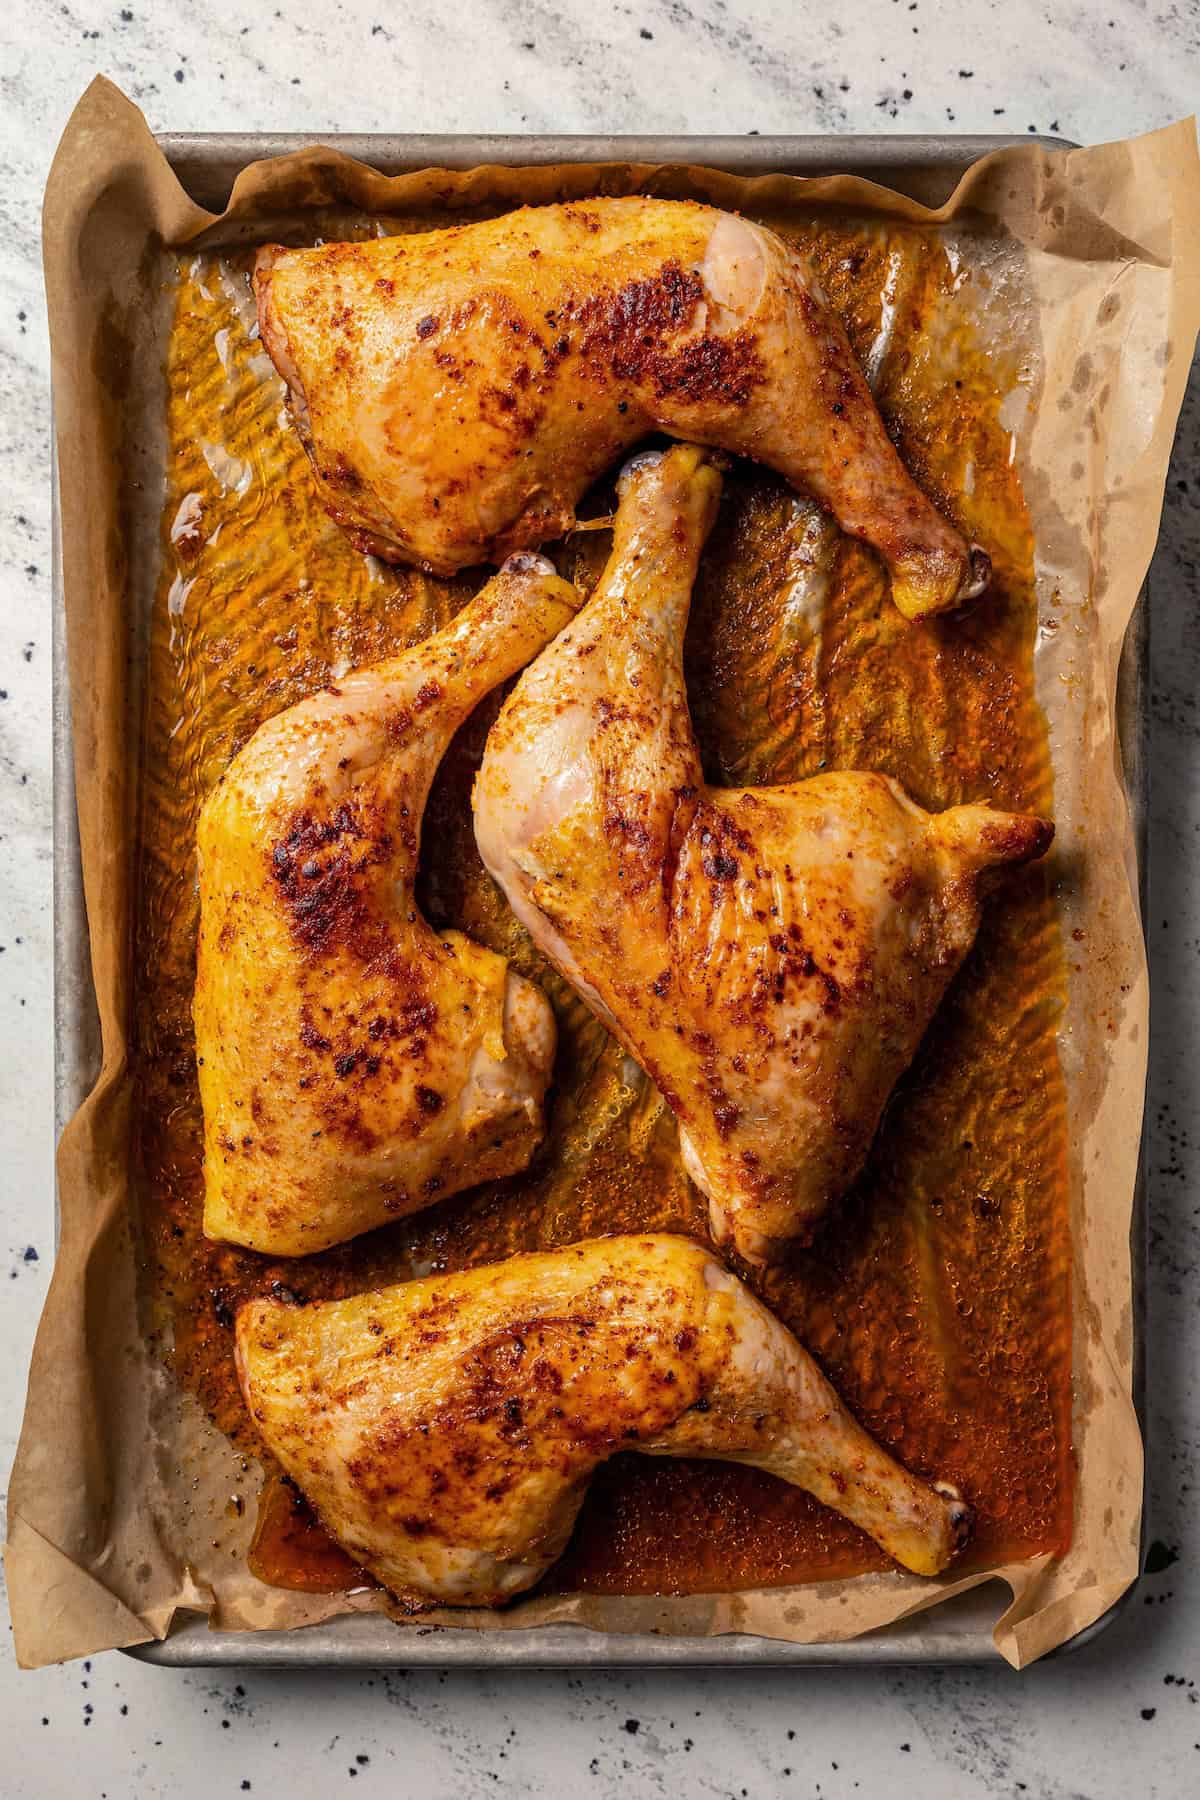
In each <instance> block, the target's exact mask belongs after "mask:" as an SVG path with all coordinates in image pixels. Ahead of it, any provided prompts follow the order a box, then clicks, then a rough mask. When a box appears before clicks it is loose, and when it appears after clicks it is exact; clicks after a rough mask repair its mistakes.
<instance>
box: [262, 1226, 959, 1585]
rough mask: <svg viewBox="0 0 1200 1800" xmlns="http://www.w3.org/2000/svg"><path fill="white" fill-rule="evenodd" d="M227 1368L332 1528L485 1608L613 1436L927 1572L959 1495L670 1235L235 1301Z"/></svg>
mask: <svg viewBox="0 0 1200 1800" xmlns="http://www.w3.org/2000/svg"><path fill="white" fill-rule="evenodd" d="M237 1359H238V1372H239V1377H240V1380H241V1383H242V1389H243V1392H244V1395H245V1399H246V1404H247V1406H248V1408H249V1410H250V1414H251V1416H252V1418H253V1419H254V1422H255V1424H256V1426H257V1428H258V1430H259V1432H260V1433H261V1435H262V1438H263V1441H264V1442H265V1444H266V1445H267V1447H268V1448H269V1449H270V1450H271V1452H272V1453H273V1454H274V1455H275V1456H276V1457H277V1458H278V1460H279V1462H280V1463H281V1464H282V1466H283V1468H284V1470H285V1472H286V1473H287V1474H288V1475H290V1476H291V1477H292V1479H293V1480H294V1481H295V1482H296V1484H297V1486H299V1487H300V1488H301V1489H302V1491H303V1492H304V1493H305V1495H306V1496H307V1497H308V1499H309V1501H310V1502H311V1504H312V1505H313V1506H314V1508H315V1509H316V1511H317V1514H318V1516H319V1517H320V1519H321V1521H322V1522H323V1524H324V1525H325V1527H326V1529H327V1530H328V1531H329V1532H330V1534H331V1535H332V1536H333V1537H335V1538H336V1539H337V1541H338V1542H339V1543H340V1544H341V1545H342V1546H343V1548H344V1549H346V1550H347V1551H348V1552H349V1554H350V1555H351V1556H352V1557H353V1558H354V1559H355V1561H356V1562H358V1563H359V1564H361V1565H362V1566H363V1567H365V1568H367V1569H369V1570H370V1571H371V1572H372V1573H373V1574H374V1575H376V1576H377V1577H378V1579H379V1580H380V1581H381V1582H383V1584H384V1585H385V1586H386V1587H388V1588H390V1589H391V1590H392V1592H393V1593H395V1594H396V1595H398V1596H399V1597H400V1598H401V1599H402V1600H405V1601H407V1602H408V1603H410V1604H412V1605H418V1606H419V1605H422V1604H428V1603H430V1602H436V1601H441V1602H443V1603H446V1604H449V1605H464V1606H465V1605H498V1604H501V1603H503V1602H504V1601H506V1600H508V1599H511V1598H512V1597H513V1596H514V1595H516V1594H518V1593H521V1592H523V1591H525V1590H526V1589H528V1588H530V1587H532V1586H533V1585H534V1583H535V1582H536V1581H537V1580H539V1579H540V1577H541V1576H542V1575H543V1574H545V1572H546V1570H547V1569H548V1568H549V1567H550V1566H551V1565H552V1564H553V1563H554V1562H555V1561H556V1560H557V1558H558V1557H559V1556H560V1555H561V1554H562V1551H563V1549H564V1548H565V1546H566V1543H567V1539H568V1537H569V1536H570V1533H571V1530H572V1527H573V1525H574V1523H575V1519H576V1517H577V1515H578V1512H579V1508H580V1506H581V1505H582V1503H583V1498H584V1495H585V1493H586V1490H587V1486H588V1483H589V1480H590V1478H591V1476H592V1474H593V1472H594V1471H595V1470H596V1468H597V1467H599V1465H600V1464H601V1463H603V1462H604V1461H605V1460H606V1459H607V1458H608V1457H610V1456H611V1455H613V1454H614V1453H615V1452H616V1451H618V1450H639V1451H641V1452H643V1453H644V1454H645V1455H648V1456H672V1457H673V1456H689V1457H712V1458H717V1459H720V1460H725V1461H730V1462H742V1463H748V1464H752V1465H753V1466H754V1467H756V1468H760V1469H765V1470H767V1471H768V1472H769V1473H771V1474H774V1475H776V1476H778V1477H780V1478H781V1479H782V1480H784V1481H788V1482H791V1483H792V1484H793V1485H795V1486H798V1487H802V1488H805V1489H807V1490H808V1491H809V1492H810V1493H812V1494H814V1495H815V1496H816V1497H817V1498H818V1499H820V1500H822V1501H824V1502H825V1503H826V1504H827V1505H829V1506H832V1507H833V1508H835V1510H837V1511H838V1512H840V1513H842V1514H843V1515H844V1516H845V1517H847V1518H849V1519H851V1520H853V1521H854V1522H855V1523H856V1524H858V1525H859V1526H860V1527H861V1528H862V1529H863V1530H864V1531H866V1532H868V1533H869V1534H870V1535H871V1536H872V1537H873V1538H875V1540H876V1541H877V1542H878V1543H879V1544H880V1545H881V1546H882V1547H883V1548H884V1549H885V1550H886V1551H887V1552H888V1553H889V1554H890V1555H892V1556H893V1557H895V1558H896V1560H897V1561H898V1562H900V1563H902V1564H903V1566H904V1567H905V1568H908V1569H911V1570H913V1571H914V1572H916V1573H918V1574H923V1575H933V1574H937V1573H938V1572H939V1571H940V1570H941V1569H943V1568H945V1567H946V1565H947V1563H949V1562H950V1560H951V1559H952V1558H953V1556H954V1555H955V1553H956V1551H957V1550H958V1549H959V1548H961V1546H962V1544H963V1542H964V1541H965V1539H966V1537H967V1536H968V1534H969V1530H970V1522H971V1513H970V1508H969V1507H968V1506H967V1505H966V1504H965V1503H964V1502H963V1501H962V1500H961V1498H960V1497H959V1495H958V1494H957V1492H955V1491H954V1490H952V1489H944V1488H943V1489H941V1490H939V1489H938V1488H937V1487H931V1486H927V1485H926V1484H925V1483H923V1482H921V1481H918V1480H916V1479H915V1478H914V1477H913V1476H912V1475H910V1474H909V1473H908V1472H907V1471H906V1470H905V1469H903V1468H901V1466H900V1465H899V1464H898V1463H896V1462H895V1461H893V1459H892V1458H891V1457H889V1456H888V1455H886V1454H885V1452H884V1451H883V1450H881V1449H880V1447H879V1446H878V1444H876V1443H875V1442H874V1441H873V1440H872V1439H871V1438H870V1437H868V1436H867V1434H866V1433H865V1432H864V1431H863V1430H862V1429H861V1427H860V1426H858V1425H857V1424H856V1423H855V1421H854V1420H853V1419H852V1418H851V1417H850V1415H849V1413H847V1411H846V1410H845V1408H844V1407H843V1406H842V1404H841V1402H840V1401H839V1399H838V1397H837V1395H836V1394H835V1393H834V1391H833V1389H832V1388H831V1387H830V1386H829V1384H828V1382H826V1381H825V1379H824V1377H823V1376H822V1375H821V1374H820V1372H819V1371H818V1369H817V1368H816V1366H815V1364H814V1363H813V1362H812V1361H811V1359H810V1358H809V1357H808V1356H807V1355H806V1353H805V1352H804V1350H803V1349H802V1348H801V1347H800V1345H799V1344H798V1343H797V1342H796V1339H795V1338H794V1337H792V1335H791V1334H790V1333H789V1332H788V1331H786V1330H785V1329H784V1327H783V1326H782V1325H780V1324H779V1323H778V1321H777V1320H775V1319H774V1318H772V1316H771V1314H770V1313H769V1312H768V1311H767V1310H766V1308H765V1307H763V1306H761V1305H760V1304H759V1302H758V1301H757V1300H756V1299H755V1298H754V1297H753V1295H751V1294H750V1293H749V1292H748V1291H747V1289H745V1288H744V1287H743V1286H742V1285H741V1283H740V1282H738V1281H737V1280H736V1279H735V1278H734V1277H733V1276H732V1275H730V1274H729V1273H728V1272H727V1271H726V1270H724V1269H723V1268H721V1266H720V1264H719V1263H717V1261H716V1260H715V1258H714V1257H713V1256H712V1255H711V1253H710V1252H708V1251H706V1250H703V1249H701V1248H700V1246H699V1245H697V1244H694V1243H692V1242H690V1241H689V1240H688V1239H686V1238H680V1237H670V1236H660V1235H648V1236H638V1237H615V1238H599V1239H593V1240H591V1241H589V1242H586V1243H582V1244H576V1245H573V1246H571V1247H569V1248H567V1249H561V1250H555V1251H550V1252H546V1253H544V1254H539V1255H530V1256H517V1257H513V1258H512V1259H511V1260H509V1261H507V1262H501V1263H496V1264H492V1265H491V1266H489V1267H487V1268H482V1269H476V1270H472V1271H469V1272H466V1273H462V1274H453V1275H438V1276H433V1277H431V1278H429V1279H427V1280H424V1281H414V1282H409V1283H406V1284H404V1285H402V1286H399V1287H389V1288H384V1289H381V1290H377V1291H376V1292H373V1293H365V1294H359V1295H356V1296H354V1297H353V1298H352V1299H348V1300H335V1301H329V1302H326V1303H319V1304H316V1305H312V1306H306V1307H296V1306H289V1305H286V1304H284V1303H282V1302H280V1301H276V1300H255V1301H251V1302H249V1303H248V1304H247V1305H246V1306H244V1307H243V1308H242V1309H241V1311H240V1313H239V1314H238V1320H237Z"/></svg>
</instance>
